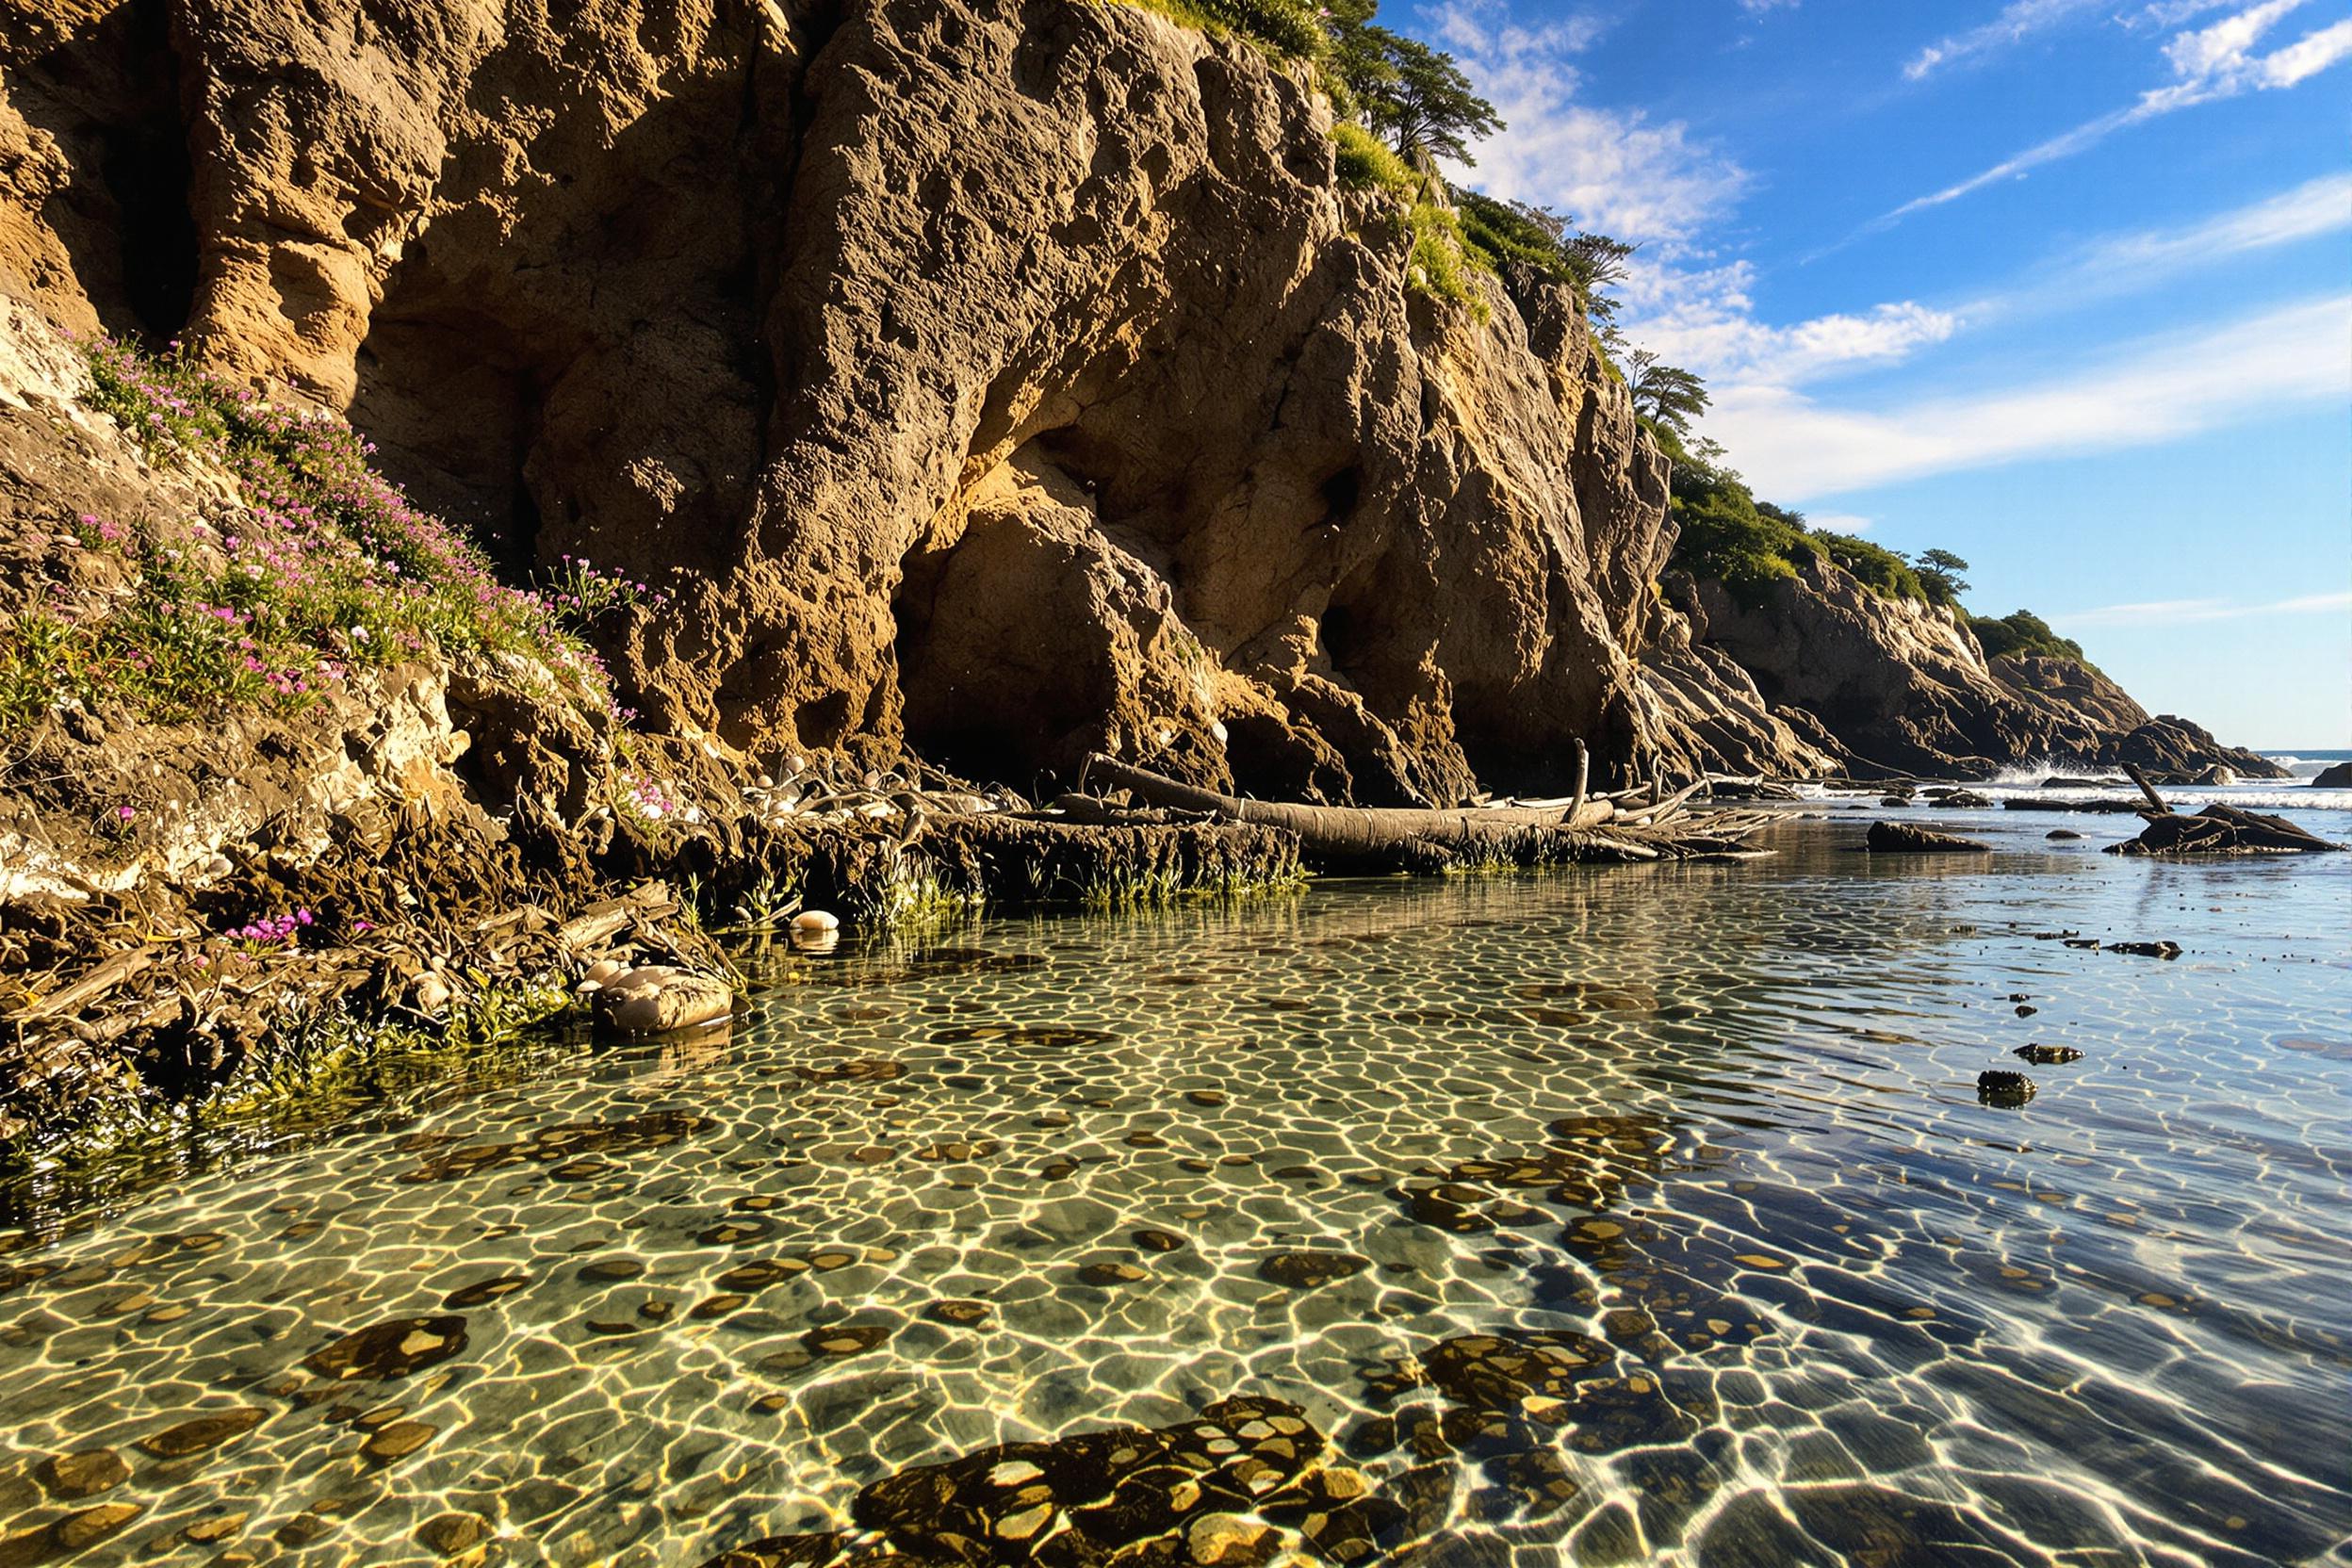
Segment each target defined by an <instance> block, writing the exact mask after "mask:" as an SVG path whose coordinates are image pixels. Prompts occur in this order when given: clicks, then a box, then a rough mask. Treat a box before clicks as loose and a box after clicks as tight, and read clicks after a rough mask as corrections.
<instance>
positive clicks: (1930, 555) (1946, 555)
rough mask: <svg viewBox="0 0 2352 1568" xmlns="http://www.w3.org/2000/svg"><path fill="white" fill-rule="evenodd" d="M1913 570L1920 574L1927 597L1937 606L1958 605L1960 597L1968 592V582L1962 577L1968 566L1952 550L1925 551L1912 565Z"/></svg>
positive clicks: (1921, 583)
mask: <svg viewBox="0 0 2352 1568" xmlns="http://www.w3.org/2000/svg"><path fill="white" fill-rule="evenodd" d="M1911 569H1912V570H1913V571H1915V572H1918V573H1919V582H1920V585H1921V586H1922V587H1924V588H1926V590H1927V596H1928V597H1929V598H1931V599H1933V600H1935V601H1936V603H1937V604H1958V603H1959V602H1960V596H1961V595H1963V594H1965V593H1967V592H1968V580H1967V579H1966V578H1964V577H1962V576H1961V575H1960V574H1961V573H1962V572H1965V571H1967V570H1968V563H1967V562H1965V561H1963V560H1961V559H1960V558H1959V557H1958V556H1956V555H1954V554H1952V552H1951V551H1950V550H1928V551H1925V552H1923V553H1922V554H1921V555H1920V556H1919V559H1918V560H1917V561H1914V562H1913V563H1911Z"/></svg>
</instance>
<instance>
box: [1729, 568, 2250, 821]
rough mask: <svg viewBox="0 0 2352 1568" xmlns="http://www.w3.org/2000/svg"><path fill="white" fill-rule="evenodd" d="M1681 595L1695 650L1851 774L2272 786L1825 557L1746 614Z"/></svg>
mask: <svg viewBox="0 0 2352 1568" xmlns="http://www.w3.org/2000/svg"><path fill="white" fill-rule="evenodd" d="M1683 591H1684V592H1685V593H1687V594H1689V595H1691V597H1692V600H1693V603H1692V606H1691V613H1690V619H1691V623H1692V624H1693V625H1694V626H1695V627H1697V628H1698V629H1699V631H1700V634H1701V636H1702V638H1703V645H1704V646H1705V647H1706V648H1707V649H1710V650H1713V651H1716V652H1718V653H1720V654H1722V655H1725V656H1728V657H1729V658H1730V659H1732V660H1734V661H1736V662H1738V663H1739V665H1740V667H1741V668H1742V669H1743V670H1745V671H1746V672H1748V673H1749V674H1750V675H1751V676H1752V677H1753V678H1755V680H1756V685H1757V688H1758V689H1759V690H1760V691H1761V692H1762V694H1764V695H1765V697H1766V698H1767V699H1768V701H1769V702H1770V703H1772V705H1773V707H1774V708H1775V710H1776V711H1780V712H1781V714H1782V715H1783V716H1784V717H1786V718H1789V719H1791V720H1793V721H1794V722H1796V723H1798V724H1800V725H1802V724H1803V722H1804V721H1803V719H1801V718H1798V717H1797V715H1798V714H1799V713H1800V712H1802V713H1803V714H1806V715H1809V716H1811V717H1812V718H1813V719H1815V720H1818V721H1819V723H1820V725H1821V727H1822V728H1824V729H1826V731H1827V732H1828V735H1829V737H1831V741H1830V743H1831V744H1833V745H1835V746H1838V747H1842V748H1843V749H1844V750H1845V751H1847V752H1848V753H1850V754H1851V758H1850V765H1852V766H1854V767H1856V768H1860V769H1864V770H1868V769H1870V768H1871V767H1872V766H1875V767H1877V768H1880V769H1884V770H1887V771H1891V772H1902V773H1924V774H1932V775H1953V776H1979V777H1981V776H1987V775H1990V774H1993V773H1997V772H1999V771H2001V769H2002V768H2004V767H2007V766H2012V765H2015V764H2017V763H2020V762H2041V761H2048V762H2050V763H2054V764H2058V765H2062V766H2069V767H2076V768H2088V769H2097V770H2112V769H2114V768H2116V767H2119V766H2121V765H2122V764H2123V763H2126V762H2131V763H2134V764H2136V765H2138V766H2141V767H2144V768H2147V769H2148V770H2150V771H2151V772H2153V773H2155V774H2157V775H2159V776H2162V777H2164V778H2169V779H2175V780H2179V781H2183V782H2186V781H2190V780H2193V779H2197V778H2198V777H2200V776H2204V775H2206V774H2207V773H2209V772H2210V770H2212V769H2214V768H2216V767H2220V768H2227V769H2229V770H2230V771H2231V772H2234V773H2237V774H2240V775H2243V776H2249V777H2257V778H2262V777H2280V776H2284V770H2282V769H2280V768H2279V767H2278V765H2277V764H2276V763H2274V762H2272V761H2270V760H2268V759H2266V758H2263V757H2261V756H2258V755H2256V754H2255V753H2253V752H2250V751H2246V750H2242V749H2239V748H2236V747H2229V746H2224V745H2222V744H2221V743H2219V742H2218V741H2216V740H2214V738H2213V736H2212V735H2211V734H2210V733H2208V732H2207V731H2206V730H2204V729H2202V728H2200V727H2197V726H2196V725H2194V724H2191V723H2189V722H2188V721H2186V720H2184V719H2180V718H2176V717H2173V716H2172V715H2170V714H2166V715H2164V716H2163V717H2151V716H2150V715H2149V714H2148V711H2147V710H2146V709H2144V708H2142V707H2141V706H2140V705H2139V704H2138V703H2136V702H2134V701H2133V700H2132V699H2131V696H2130V695H2129V694H2126V693H2125V692H2124V691H2123V689H2122V688H2121V687H2119V686H2117V685H2116V684H2115V682H2114V681H2112V680H2110V679H2108V678H2106V676H2104V675H2103V674H2101V673H2100V672H2099V670H2097V669H2095V668H2093V667H2092V666H2090V665H2087V664H2083V663H2079V662H2075V661H2072V660H2067V659H2055V658H2036V657H2004V658H2000V659H1989V660H1988V659H1987V658H1985V653H1984V650H1983V649H1982V648H1981V647H1980V646H1978V645H1977V641H1976V638H1975V637H1974V636H1973V635H1972V634H1971V633H1970V632H1969V630H1968V626H1967V623H1966V622H1965V621H1964V620H1963V619H1962V618H1961V617H1960V616H1959V615H1958V614H1956V613H1954V612H1952V610H1949V609H1946V608H1943V607H1940V606H1936V605H1930V604H1927V603H1924V602H1921V601H1919V600H1916V599H1903V598H1892V597H1888V596H1885V595H1881V594H1878V593H1874V592H1872V591H1871V590H1870V589H1869V588H1868V587H1866V586H1864V585H1863V584H1862V583H1861V582H1860V581H1859V580H1856V579H1855V578H1854V576H1853V574H1851V573H1850V572H1848V571H1846V570H1845V568H1843V567H1841V566H1839V565H1838V564H1836V563H1835V562H1832V561H1830V560H1828V559H1826V558H1824V557H1816V558H1814V559H1812V560H1810V561H1808V562H1807V563H1805V564H1804V565H1803V566H1801V567H1800V569H1799V572H1798V575H1797V577H1796V578H1795V579H1794V580H1788V581H1783V582H1780V583H1777V584H1775V585H1774V586H1773V588H1772V591H1771V592H1770V593H1769V594H1768V595H1767V596H1765V598H1764V599H1763V600H1762V602H1760V603H1758V604H1755V605H1749V604H1743V603H1741V602H1740V600H1739V599H1738V598H1737V597H1735V596H1733V595H1732V594H1731V593H1730V592H1729V591H1727V590H1726V589H1725V588H1724V587H1723V584H1721V583H1719V582H1712V581H1709V582H1706V583H1701V584H1697V585H1695V587H1692V586H1688V585H1686V586H1685V588H1684V590H1683Z"/></svg>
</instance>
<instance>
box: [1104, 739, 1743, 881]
mask: <svg viewBox="0 0 2352 1568" xmlns="http://www.w3.org/2000/svg"><path fill="white" fill-rule="evenodd" d="M1581 775H1582V770H1581V769H1579V778H1578V784H1579V786H1581V785H1582V784H1583V783H1584V782H1585V779H1584V777H1583V776H1581ZM1089 782H1091V783H1093V784H1096V785H1098V786H1109V787H1112V788H1117V789H1123V790H1126V791H1128V792H1130V793H1131V794H1133V795H1134V796H1135V798H1136V799H1137V800H1139V801H1143V802H1146V803H1148V804H1149V805H1150V806H1152V807H1155V808H1158V809H1162V810H1168V811H1199V812H1202V813H1206V814H1211V815H1215V816H1217V817H1221V818H1223V819H1225V820H1226V821H1229V822H1239V823H1250V824H1254V825H1260V826H1266V827H1279V828H1284V829H1287V830H1288V831H1290V832H1293V833H1296V834H1298V835H1299V849H1300V856H1301V858H1303V859H1304V860H1306V861H1307V862H1308V863H1309V864H1311V865H1313V866H1315V867H1318V868H1321V869H1325V870H1332V871H1371V870H1378V871H1395V870H1407V871H1436V870H1441V869H1443V868H1445V867H1446V866H1449V865H1456V864H1460V863H1462V862H1472V863H1477V862H1488V863H1508V864H1515V865H1543V864H1549V863H1554V862H1559V861H1570V860H1691V859H1701V858H1705V859H1747V858H1754V857H1756V856H1758V855H1761V854H1764V853H1767V852H1766V851H1762V850H1753V849H1749V848H1748V847H1747V846H1746V844H1745V842H1744V841H1745V840H1746V838H1747V836H1748V835H1749V834H1751V833H1754V832H1756V830H1757V829H1758V828H1760V827H1763V826H1765V825H1768V824H1769V823H1770V822H1771V821H1772V817H1771V816H1770V815H1769V814H1763V813H1756V812H1737V813H1735V812H1714V813H1710V814H1709V815H1708V816H1707V817H1706V818H1705V819H1703V820H1701V819H1689V818H1686V819H1683V820H1681V821H1674V820H1673V819H1674V818H1676V817H1677V816H1679V815H1680V813H1681V812H1682V810H1683V803H1684V802H1685V801H1686V800H1688V799H1689V798H1690V796H1691V794H1692V793H1693V792H1695V791H1697V790H1698V789H1700V788H1702V787H1703V785H1704V781H1702V782H1701V783H1700V784H1693V785H1692V786H1691V788H1690V789H1687V790H1683V791H1681V792H1677V793H1675V794H1674V795H1671V796H1667V797H1664V798H1658V795H1659V792H1658V790H1656V789H1653V788H1650V787H1642V788H1640V789H1637V790H1634V791H1629V792H1623V795H1621V796H1618V797H1612V796H1609V795H1600V796H1592V797H1588V796H1587V795H1586V794H1585V792H1584V791H1583V789H1582V788H1579V789H1578V790H1577V792H1576V794H1574V795H1571V796H1569V797H1567V798H1566V799H1564V800H1552V801H1543V802H1537V803H1525V802H1520V803H1507V804H1497V805H1491V806H1477V807H1463V808H1458V809H1411V808H1397V807H1358V806H1303V805H1295V804H1290V803H1285V802H1279V801H1268V800H1244V799H1242V798H1241V797H1239V796H1236V795H1229V794H1224V793H1221V792H1217V791H1216V790H1203V789H1201V788H1199V787H1198V786H1195V785H1191V784H1185V783H1182V782H1180V781H1179V780H1176V779H1173V778H1169V777H1168V776H1166V775H1164V774H1157V773H1153V772H1152V771H1151V770H1150V769H1148V768H1139V767H1136V766H1135V765H1134V764H1133V763H1129V762H1121V761H1119V760H1118V759H1116V758H1111V757H1105V756H1103V755H1102V754H1101V753H1097V754H1095V755H1094V756H1092V757H1090V758H1088V759H1087V761H1086V771H1085V773H1084V775H1082V776H1081V779H1080V783H1081V787H1082V788H1083V787H1084V786H1085V785H1086V784H1087V783H1089ZM1625 795H1632V796H1642V797H1648V798H1646V799H1645V800H1643V801H1642V804H1641V805H1639V806H1630V805H1628V804H1627V802H1626V800H1625V798H1624V796H1625Z"/></svg>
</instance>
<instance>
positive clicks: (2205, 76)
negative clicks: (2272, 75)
mask: <svg viewBox="0 0 2352 1568" xmlns="http://www.w3.org/2000/svg"><path fill="white" fill-rule="evenodd" d="M2304 3H2305V0H2263V4H2262V5H2259V6H2254V7H2252V8H2248V9H2246V10H2242V11H2240V12H2239V13H2238V14H2237V15H2235V16H2232V17H2227V18H2224V19H2223V20H2222V21H2219V22H2216V23H2214V24H2213V25H2212V26H2210V27H2204V28H2200V29H2198V30H2197V31H2196V32H2193V33H2182V34H2180V36H2179V37H2177V38H2175V39H2174V40H2173V41H2171V42H2170V43H2167V44H2165V45H2164V58H2165V59H2167V60H2169V61H2171V62H2172V70H2173V73H2174V74H2175V75H2177V76H2179V77H2180V78H2181V79H2182V80H2183V81H2187V82H2197V81H2205V80H2210V79H2212V78H2213V77H2217V76H2223V75H2227V74H2229V73H2234V72H2238V71H2242V70H2244V69H2245V68H2246V64H2247V51H2249V50H2251V49H2252V48H2253V47H2254V45H2255V44H2256V43H2258V42H2260V41H2262V35H2263V34H2264V33H2266V32H2268V31H2270V29H2271V28H2272V27H2273V26H2275V25H2276V24H2278V21H2279V19H2280V18H2282V17H2284V16H2285V15H2286V14H2287V13H2288V12H2289V11H2291V10H2295V9H2296V8H2298V7H2300V6H2302V5H2303V4H2304Z"/></svg>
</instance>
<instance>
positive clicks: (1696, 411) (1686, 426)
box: [1625, 349, 1707, 437]
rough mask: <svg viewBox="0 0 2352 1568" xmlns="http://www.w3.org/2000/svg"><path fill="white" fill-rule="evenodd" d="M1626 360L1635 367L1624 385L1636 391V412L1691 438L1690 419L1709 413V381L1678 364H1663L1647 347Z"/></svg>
mask: <svg viewBox="0 0 2352 1568" xmlns="http://www.w3.org/2000/svg"><path fill="white" fill-rule="evenodd" d="M1626 363H1627V364H1628V365H1630V366H1631V367H1632V373H1631V374H1630V375H1628V376H1627V377H1626V378H1625V388H1626V390H1627V391H1629V392H1631V393H1632V394H1633V412H1634V414H1635V415H1636V416H1637V417H1641V418H1642V419H1644V420H1646V421H1648V422H1649V423H1650V424H1652V425H1658V426H1663V427H1664V428H1665V429H1667V430H1671V431H1673V432H1674V433H1675V434H1676V435H1678V436H1683V437H1688V436H1689V435H1690V434H1691V420H1693V419H1695V418H1697V417H1699V416H1700V415H1702V414H1704V413H1706V412H1707V383H1706V382H1704V381H1702V380H1700V379H1699V377H1698V375H1697V374H1696V373H1695V372H1693V371H1690V370H1686V369H1684V368H1681V367H1680V366H1678V365H1665V364H1661V363H1660V362H1659V360H1658V355H1656V354H1654V353H1652V352H1651V351H1649V350H1647V349H1636V350H1634V351H1633V352H1632V353H1630V354H1628V355H1627V356H1626Z"/></svg>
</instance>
